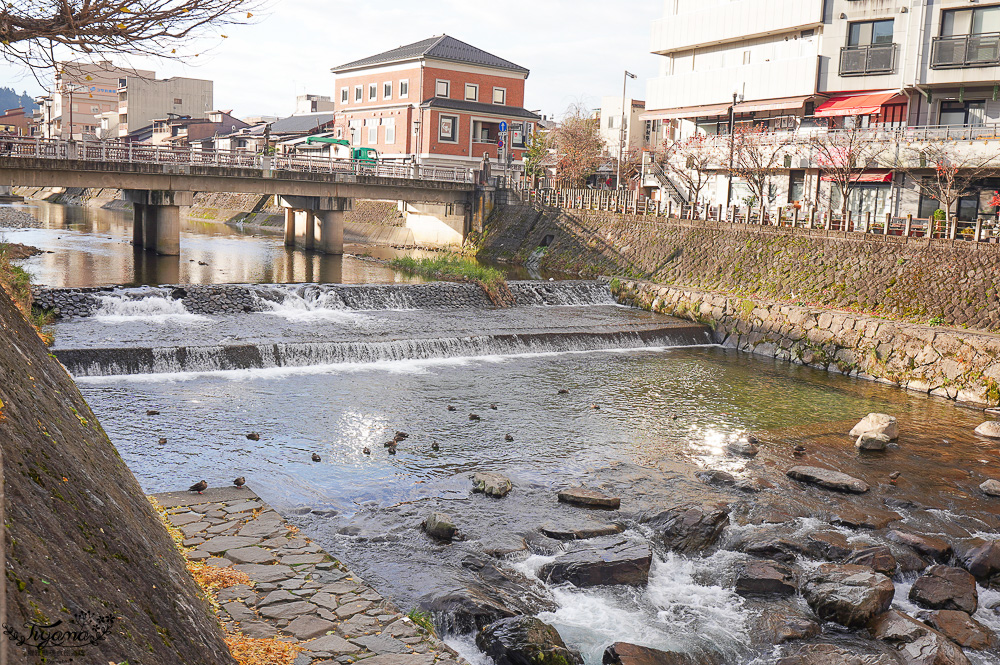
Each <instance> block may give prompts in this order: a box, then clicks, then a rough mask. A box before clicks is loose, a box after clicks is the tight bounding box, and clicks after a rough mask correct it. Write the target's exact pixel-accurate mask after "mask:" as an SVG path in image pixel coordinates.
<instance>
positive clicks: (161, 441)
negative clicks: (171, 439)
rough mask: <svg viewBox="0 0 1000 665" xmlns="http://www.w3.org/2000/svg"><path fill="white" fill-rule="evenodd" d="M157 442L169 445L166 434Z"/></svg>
mask: <svg viewBox="0 0 1000 665" xmlns="http://www.w3.org/2000/svg"><path fill="white" fill-rule="evenodd" d="M157 443H158V444H160V445H161V446H165V445H167V437H165V436H161V437H160V440H159V441H157Z"/></svg>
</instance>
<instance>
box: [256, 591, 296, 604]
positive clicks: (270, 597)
mask: <svg viewBox="0 0 1000 665" xmlns="http://www.w3.org/2000/svg"><path fill="white" fill-rule="evenodd" d="M297 600H300V598H299V597H298V596H296V595H295V594H292V593H289V592H287V591H284V590H278V591H272V592H271V593H269V594H267V595H266V596H264V597H263V598H261V599H260V600H259V601H258V602H257V607H265V606H267V605H274V604H275V603H287V602H294V601H297Z"/></svg>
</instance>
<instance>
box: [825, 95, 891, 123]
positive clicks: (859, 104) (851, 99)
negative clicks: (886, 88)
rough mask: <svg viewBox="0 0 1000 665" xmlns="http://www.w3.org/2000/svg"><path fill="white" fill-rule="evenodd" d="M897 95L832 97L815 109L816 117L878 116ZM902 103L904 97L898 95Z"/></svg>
mask: <svg viewBox="0 0 1000 665" xmlns="http://www.w3.org/2000/svg"><path fill="white" fill-rule="evenodd" d="M896 96H897V93H896V92H894V91H890V92H877V93H868V94H860V95H844V96H841V97H832V98H831V99H830V101H828V102H826V103H825V104H822V105H820V107H819V108H817V109H816V113H815V115H816V117H818V118H832V117H836V116H844V115H878V114H880V113H881V112H882V107H883V106H885V105H886V104H888V103H889V102H890V101H892V99H893V97H896ZM899 96H900V97H901V100H900V101H902V100H903V99H905V97H903V96H901V95H899Z"/></svg>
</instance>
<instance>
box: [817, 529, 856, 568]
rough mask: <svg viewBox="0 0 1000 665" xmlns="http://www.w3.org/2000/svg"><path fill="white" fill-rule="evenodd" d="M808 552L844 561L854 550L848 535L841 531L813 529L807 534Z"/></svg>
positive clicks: (820, 557) (830, 559)
mask: <svg viewBox="0 0 1000 665" xmlns="http://www.w3.org/2000/svg"><path fill="white" fill-rule="evenodd" d="M805 547H806V553H807V554H809V555H810V556H813V557H816V558H818V559H826V560H828V561H843V560H844V559H846V558H847V557H849V556H850V555H851V554H852V553H853V552H854V546H853V545H852V544H851V542H850V541H849V540H847V536H845V535H844V534H842V533H840V532H839V531H813V532H812V533H810V534H809V535H807V536H806V543H805Z"/></svg>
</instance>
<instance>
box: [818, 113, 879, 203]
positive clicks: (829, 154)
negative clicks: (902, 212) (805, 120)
mask: <svg viewBox="0 0 1000 665" xmlns="http://www.w3.org/2000/svg"><path fill="white" fill-rule="evenodd" d="M857 120H858V119H857V118H855V122H854V123H853V125H852V126H851V127H850V128H848V129H838V130H834V131H830V132H823V133H819V134H814V135H813V136H812V137H810V140H809V145H810V146H811V148H812V150H813V155H814V159H815V161H816V163H817V165H818V166H819V168H820V169H821V170H822V171H823V172H824V174H825V175H826V177H828V178H829V179H830V180H831V181H832V182H833V185H834V187H836V188H837V191H838V192H839V193H840V213H841V215H843V216H844V217H847V207H848V204H849V202H850V201H849V199H850V196H851V192H853V191H854V190H855V188H856V187H857V185H858V183H859V182H861V176H862V175H863V174H864V173H865V171H869V170H871V169H874V168H878V167H879V166H884V164H883V163H882V162H883V161H884V160H885V159H886V155H887V154H888V152H889V149H890V147H891V141H889V140H888V139H887V137H886V135H885V134H884V133H882V132H880V131H878V130H875V129H868V128H862V127H860V123H859V122H857Z"/></svg>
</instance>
